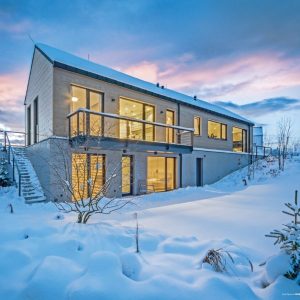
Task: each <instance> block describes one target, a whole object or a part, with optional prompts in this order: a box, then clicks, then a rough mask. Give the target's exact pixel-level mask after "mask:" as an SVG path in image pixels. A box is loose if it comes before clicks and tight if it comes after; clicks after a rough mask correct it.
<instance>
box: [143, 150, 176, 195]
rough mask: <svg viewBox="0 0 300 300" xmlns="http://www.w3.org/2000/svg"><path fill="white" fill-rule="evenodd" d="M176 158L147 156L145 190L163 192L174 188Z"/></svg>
mask: <svg viewBox="0 0 300 300" xmlns="http://www.w3.org/2000/svg"><path fill="white" fill-rule="evenodd" d="M175 170H176V158H174V157H160V156H149V157H148V158H147V188H148V190H150V191H155V192H163V191H168V190H173V189H174V188H175V178H176V176H175Z"/></svg>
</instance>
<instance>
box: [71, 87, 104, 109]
mask: <svg viewBox="0 0 300 300" xmlns="http://www.w3.org/2000/svg"><path fill="white" fill-rule="evenodd" d="M102 96H103V95H102V93H100V92H97V91H93V90H90V89H87V88H82V87H79V86H75V85H72V98H71V100H72V101H71V112H73V111H76V110H77V109H79V108H87V109H90V110H92V111H96V112H100V111H101V110H102Z"/></svg>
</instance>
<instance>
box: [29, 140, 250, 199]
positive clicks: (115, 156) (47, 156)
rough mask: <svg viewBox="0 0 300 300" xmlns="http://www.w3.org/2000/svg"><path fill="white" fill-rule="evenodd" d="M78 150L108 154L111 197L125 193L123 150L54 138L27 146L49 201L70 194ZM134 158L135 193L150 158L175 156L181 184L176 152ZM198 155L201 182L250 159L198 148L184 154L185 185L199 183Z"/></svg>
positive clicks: (140, 189) (141, 154) (140, 188)
mask: <svg viewBox="0 0 300 300" xmlns="http://www.w3.org/2000/svg"><path fill="white" fill-rule="evenodd" d="M72 152H75V153H90V154H104V155H105V169H106V180H109V178H110V177H111V176H112V175H113V179H112V180H111V185H110V187H109V189H108V191H107V196H108V197H121V196H122V189H121V187H122V177H121V174H122V165H121V161H122V155H123V154H124V153H123V151H122V150H103V149H102V150H100V149H97V148H95V149H93V148H89V149H86V151H85V150H83V149H72V148H71V147H70V145H69V141H68V140H67V139H57V138H51V139H47V140H45V141H42V142H40V143H38V144H35V145H32V146H30V147H28V148H27V153H28V156H29V158H30V160H31V162H32V164H33V166H34V168H35V170H36V173H37V175H38V177H39V179H40V182H41V185H42V187H43V188H44V191H45V194H46V196H47V198H48V200H51V201H53V200H63V199H64V197H69V198H70V197H71V196H70V195H68V193H66V191H65V190H64V189H63V188H62V187H63V185H62V184H61V183H62V182H61V180H68V181H69V182H70V181H71V180H70V176H69V175H70V174H71V163H72V162H71V155H72ZM125 155H131V156H132V158H133V194H134V195H137V194H140V193H142V192H143V191H144V190H143V189H144V186H145V185H146V183H147V157H148V156H164V157H175V158H176V188H179V187H180V156H179V154H174V153H158V154H154V153H148V152H130V151H127V152H126V153H125ZM197 158H202V159H203V169H202V182H203V184H211V183H214V182H216V181H218V180H219V179H221V178H222V177H224V176H226V175H227V174H229V173H231V172H233V171H235V170H237V169H240V168H242V167H244V166H246V165H247V164H248V162H249V156H248V155H247V154H241V153H234V152H226V151H209V150H195V151H193V152H192V153H191V154H183V155H182V179H181V180H182V186H183V187H187V186H195V185H197Z"/></svg>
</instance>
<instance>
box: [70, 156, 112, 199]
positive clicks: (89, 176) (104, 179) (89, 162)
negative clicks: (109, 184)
mask: <svg viewBox="0 0 300 300" xmlns="http://www.w3.org/2000/svg"><path fill="white" fill-rule="evenodd" d="M73 154H85V155H86V169H87V174H86V178H87V179H88V178H91V156H101V157H102V160H103V166H102V167H103V170H102V174H103V177H102V186H104V184H105V182H106V155H105V154H98V153H82V152H73V153H72V155H73ZM72 177H73V174H72V173H71V180H72ZM85 184H86V186H85V188H86V190H87V196H88V197H91V192H92V191H91V190H90V188H89V185H88V182H86V183H85ZM72 186H73V182H72Z"/></svg>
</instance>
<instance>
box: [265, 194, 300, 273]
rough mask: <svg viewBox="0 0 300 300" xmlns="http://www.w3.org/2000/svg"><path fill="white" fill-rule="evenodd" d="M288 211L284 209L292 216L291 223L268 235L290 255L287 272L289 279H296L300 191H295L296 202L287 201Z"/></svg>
mask: <svg viewBox="0 0 300 300" xmlns="http://www.w3.org/2000/svg"><path fill="white" fill-rule="evenodd" d="M285 206H286V207H287V208H288V211H283V213H285V214H287V215H288V216H290V217H291V218H292V221H291V222H290V223H287V224H284V228H283V229H281V230H277V229H275V230H273V231H271V232H270V234H267V235H266V237H271V238H274V239H275V242H274V244H275V245H276V244H279V245H280V249H282V250H283V251H284V252H285V253H287V254H288V255H289V256H290V270H289V271H288V272H287V273H286V274H285V276H286V277H287V278H289V279H295V278H296V277H297V276H298V275H299V274H300V226H299V225H300V206H299V203H298V191H295V199H294V203H285Z"/></svg>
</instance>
